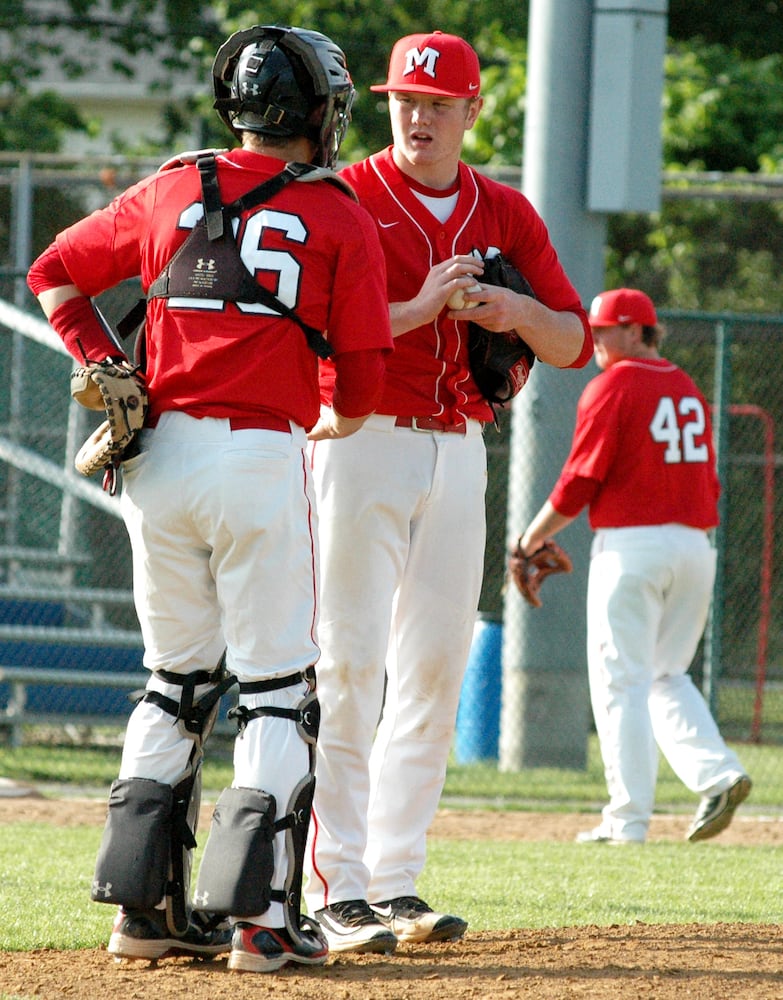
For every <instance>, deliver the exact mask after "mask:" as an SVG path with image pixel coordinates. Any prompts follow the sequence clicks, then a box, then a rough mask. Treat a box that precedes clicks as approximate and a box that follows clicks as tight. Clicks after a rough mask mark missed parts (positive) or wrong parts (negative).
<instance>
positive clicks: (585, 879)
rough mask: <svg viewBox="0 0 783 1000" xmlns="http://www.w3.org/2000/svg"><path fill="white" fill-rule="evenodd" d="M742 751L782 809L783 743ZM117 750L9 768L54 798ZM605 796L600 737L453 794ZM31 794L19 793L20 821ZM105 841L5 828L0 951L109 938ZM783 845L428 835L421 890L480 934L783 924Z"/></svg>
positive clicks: (539, 802) (75, 830)
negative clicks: (100, 879) (102, 886)
mask: <svg viewBox="0 0 783 1000" xmlns="http://www.w3.org/2000/svg"><path fill="white" fill-rule="evenodd" d="M734 746H735V748H736V749H737V751H738V753H739V755H740V758H741V759H742V761H743V763H744V765H745V766H746V768H747V769H748V771H749V773H750V774H751V775H752V776H753V779H754V788H753V792H752V794H751V798H750V799H749V800H748V802H747V803H746V804H744V805H743V812H744V813H751V812H754V811H755V812H756V813H759V812H761V813H764V814H774V815H778V814H780V813H781V801H780V786H781V770H783V748H781V747H779V746H769V745H764V744H735V745H734ZM119 757H120V751H119V747H118V746H116V745H115V746H111V747H94V746H93V747H78V746H41V745H37V744H35V745H30V746H23V747H18V748H14V747H0V774H2V775H3V776H4V777H7V778H14V779H18V780H26V781H31V782H33V783H35V784H37V785H39V786H40V787H41V788H42V790H43V791H44V792H45V793H46V794H48V795H52V796H56V795H59V794H69V793H76V792H82V793H83V792H84V790H87V792H88V793H89V794H95V795H98V796H105V795H106V794H107V792H108V788H109V785H110V784H111V782H112V780H113V779H114V777H115V776H116V773H117V768H118V765H119ZM230 781H231V756H230V743H229V742H228V741H223V742H221V741H220V740H215V741H214V742H213V743H210V745H209V746H208V747H207V757H206V762H205V767H204V791H205V799H206V800H208V801H214V798H215V797H216V796H217V793H218V792H219V790H220V789H221V788H223V787H224V786H225V785H227V784H229V783H230ZM605 794H606V793H605V787H604V782H603V774H602V770H601V763H600V757H599V754H598V748H597V745H596V741H595V738H594V737H591V739H590V743H589V747H588V760H587V768H586V770H585V771H571V770H566V769H562V770H561V769H555V768H543V769H542V768H536V769H528V770H525V771H522V772H520V773H513V774H505V773H500V772H499V771H498V770H497V768H496V766H495V765H494V764H492V763H483V764H474V765H470V766H466V765H462V766H458V765H456V764H452V765H451V766H450V767H449V769H448V775H447V780H446V786H445V790H444V799H443V802H444V804H445V805H452V806H468V807H470V806H476V807H483V808H488V807H489V808H498V809H523V810H525V809H527V810H545V811H553V812H554V811H581V812H585V813H593V814H597V810H598V809H599V808H600V806H601V805H602V804H603V802H604V801H605ZM23 802H24V800H19V814H20V817H21V816H23V815H24V805H23ZM693 808H695V798H694V796H693V795H692V794H691V793H690V792H688V791H687V789H685V788H683V786H682V785H681V783H680V782H679V781H678V780H677V779H676V778H675V777H674V775H673V774H672V772H671V770H670V769H669V768H668V765H666V764H665V763H664V762H662V764H661V770H660V775H659V782H658V789H657V809H658V811H660V812H665V811H681V812H690V811H691V810H692V809H693ZM204 834H205V831H201V836H200V842H201V843H203V841H204V840H205V836H204ZM100 836H101V831H100V829H98V828H95V827H86V826H85V827H80V826H75V827H58V828H57V829H56V830H55V829H54V828H52V827H49V826H47V825H45V824H40V823H28V822H21V821H20V822H18V823H11V824H7V825H4V826H3V827H2V832H1V835H0V950H3V951H19V950H22V951H27V950H31V949H34V948H64V949H75V948H87V947H97V946H99V945H102V944H105V942H106V939H107V935H108V932H109V927H110V924H111V920H112V917H113V907H108V906H103V905H101V904H98V903H92V902H90V899H89V892H90V883H91V881H92V872H93V866H94V862H95V856H96V852H97V849H98V844H99V841H100ZM200 850H201V848H199V851H197V855H196V861H197V863H198V859H199V856H200ZM778 854H779V851H778V849H776V848H774V847H767V846H763V847H735V846H724V845H722V844H721V843H720V842H719V841H716V842H709V843H707V844H703V845H699V847H698V848H697V849H695V850H694V846H693V845H692V844H688V843H686V842H682V843H679V842H678V843H669V842H662V843H655V842H653V843H649V844H646V845H644V846H643V847H624V848H602V847H597V848H595V849H594V848H587V849H585V847H584V845H579V844H572V843H563V842H552V843H549V842H533V843H530V842H519V843H514V842H508V841H491V840H482V841H478V840H467V839H466V840H452V839H448V840H446V839H444V840H438V839H431V840H430V844H429V850H428V860H427V866H426V868H425V870H424V872H423V874H422V877H421V879H420V881H419V890H420V892H421V893H422V895H423V896H424V897H425V898H428V897H431V898H432V899H437V901H438V905H439V906H442V907H446V908H447V909H449V910H452V911H454V912H458V913H460V914H464V915H465V917H466V918H467V919H468V920H469V922H470V926H471V928H472V929H473V930H493V929H513V928H519V927H530V928H546V927H562V926H575V925H589V924H595V925H609V924H618V923H619V924H624V923H633V922H636V921H643V922H646V923H683V922H699V923H711V922H722V921H738V922H748V923H756V922H758V923H777V922H778V921H779V920H780V900H779V886H778V879H777V870H778V867H779V857H778ZM22 902H23V905H22ZM0 1000H2V996H1V995H0Z"/></svg>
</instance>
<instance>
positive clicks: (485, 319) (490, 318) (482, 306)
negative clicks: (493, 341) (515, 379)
mask: <svg viewBox="0 0 783 1000" xmlns="http://www.w3.org/2000/svg"><path fill="white" fill-rule="evenodd" d="M479 281H481V278H479ZM470 297H471V298H473V299H478V300H479V302H478V305H477V306H475V308H473V309H470V312H469V314H468V312H466V310H464V309H463V310H459V311H457V310H453V309H452V310H451V311H450V312H449V319H470V320H472V321H473V322H474V323H478V324H479V326H483V327H484V329H485V330H492V331H494V332H495V333H504V332H505V331H507V330H516V331H517V333H519V335H520V336H522V337H523V334H522V332H521V331H523V330H526V329H527V328H529V327H531V325H532V321H531V313H534V312H535V309H536V305H537V303H536V302H535V300H534V299H531V298H530V297H529V296H527V295H518V294H517V293H516V292H513V291H512V290H511V289H510V288H501V287H500V286H498V285H482V288H481V293H480V294H479V293H478V292H477V293H476V294H475V295H472V296H470ZM523 339H524V337H523Z"/></svg>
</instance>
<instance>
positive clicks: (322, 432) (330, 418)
mask: <svg viewBox="0 0 783 1000" xmlns="http://www.w3.org/2000/svg"><path fill="white" fill-rule="evenodd" d="M367 417H369V413H367V414H365V416H363V417H344V416H343V415H342V414H341V413H338V412H337V410H335V409H334V408H332V409H330V408H329V407H325V406H323V407H321V415H320V417H319V418H318V422H317V423H316V425H315V427H313V429H312V430H311V431H310V433H309V434H308V435H307V439H308V441H330V440H335V439H337V438H345V437H350V436H351V434H355V433H356V432H357V431H358V430H359V428H360V427H361V426H362V424H363V423H364V422H365V420H366V419H367Z"/></svg>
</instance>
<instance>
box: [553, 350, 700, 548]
mask: <svg viewBox="0 0 783 1000" xmlns="http://www.w3.org/2000/svg"><path fill="white" fill-rule="evenodd" d="M719 493H720V485H719V482H718V477H717V473H716V470H715V453H714V447H713V440H712V427H711V421H710V414H709V407H708V405H707V403H706V401H705V399H704V397H703V396H702V394H701V393H700V392H699V390H698V389H697V387H696V385H695V383H694V382H693V380H692V379H691V378H690V376H689V375H687V374H686V373H685V372H684V371H683V370H682V369H681V368H678V367H677V366H676V365H675V364H672V362H671V361H667V360H666V359H665V358H655V359H653V358H649V359H648V358H644V359H643V358H626V359H625V360H623V361H619V362H617V363H615V364H613V365H612V366H611V367H610V368H608V369H607V370H606V371H604V372H602V373H601V374H600V375H598V376H597V377H596V378H594V379H593V380H592V381H591V382H589V383H588V384H587V386H586V387H585V389H584V391H583V393H582V396H581V398H580V400H579V403H578V404H577V412H576V426H575V428H574V436H573V441H572V444H571V452H570V454H569V456H568V459H567V460H566V463H565V465H564V466H563V470H562V472H561V474H560V478H559V479H558V481H557V483H556V485H555V488H554V490H553V491H552V493H551V495H550V497H549V499H550V502H551V503H552V505H553V506H554V507H555V509H556V510H558V511H559V512H560V513H561V514H565V515H566V516H575V515H576V514H577V513H579V510H581V508H582V506H584V504H585V502H587V503H588V512H589V520H590V526H591V527H592V528H594V529H595V528H621V527H631V526H634V525H651V524H669V523H676V524H685V525H689V526H691V527H694V528H703V529H707V528H712V527H714V526H715V525H716V524H717V523H718V496H719Z"/></svg>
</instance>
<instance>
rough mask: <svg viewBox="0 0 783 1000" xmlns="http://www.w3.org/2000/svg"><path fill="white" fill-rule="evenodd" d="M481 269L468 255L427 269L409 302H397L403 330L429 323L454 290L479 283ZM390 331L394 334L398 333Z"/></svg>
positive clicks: (436, 315)
mask: <svg viewBox="0 0 783 1000" xmlns="http://www.w3.org/2000/svg"><path fill="white" fill-rule="evenodd" d="M483 270H484V262H483V261H482V260H479V259H478V258H477V257H472V256H470V255H469V254H457V255H456V256H454V257H450V258H449V259H448V260H443V261H441V262H440V263H439V264H436V265H435V266H434V267H432V268H430V270H429V273H428V274H427V277H426V278H425V279H424V284H423V285H422V286H421V288H420V289H419V292H418V294H417V295H416V297H415V298H413V299H411V301H410V302H407V303H404V304H403V303H398V305H399V306H401V307H404V312H405V316H406V326H407V329H408V330H413V329H415V327H417V326H424V324H425V323H432V322H433V321H434V320H435V319H436V318H437V317H438V316H439V315H440V313H441V311H442V309H443V307H444V306H445V305H446V303H447V302H448V300H449V298H450V296H452V295H453V294H454V292H455V291H456V290H457V289H458V288H459V289H463V290H464V289H467V288H470V287H471V286H475V285H476V282H477V281H481V273H482V271H483ZM393 316H394V314H392V317H393ZM394 332H395V334H398V333H399V332H400V330H399V329H395V331H394Z"/></svg>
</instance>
